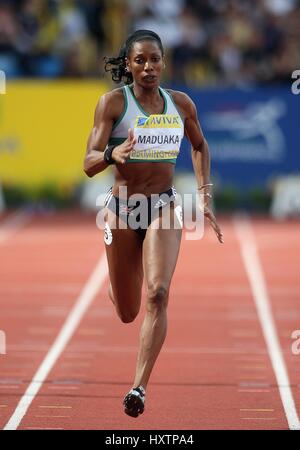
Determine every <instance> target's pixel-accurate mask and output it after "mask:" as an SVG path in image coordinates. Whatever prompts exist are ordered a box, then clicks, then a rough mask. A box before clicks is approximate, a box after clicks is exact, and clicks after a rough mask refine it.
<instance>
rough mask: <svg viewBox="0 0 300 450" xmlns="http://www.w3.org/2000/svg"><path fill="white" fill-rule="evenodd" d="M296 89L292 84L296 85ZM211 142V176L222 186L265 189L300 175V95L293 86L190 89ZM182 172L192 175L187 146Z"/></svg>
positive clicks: (208, 139) (179, 158) (180, 157)
mask: <svg viewBox="0 0 300 450" xmlns="http://www.w3.org/2000/svg"><path fill="white" fill-rule="evenodd" d="M291 84H292V83H291ZM174 89H178V90H183V91H185V92H186V93H187V94H188V95H190V97H191V98H192V99H193V101H194V102H195V104H196V106H197V111H198V117H199V120H200V124H201V127H202V129H203V132H204V134H205V137H206V139H207V141H208V143H209V147H210V152H211V160H212V161H211V162H212V175H213V176H214V178H215V179H217V180H218V181H219V183H220V184H221V185H229V184H230V185H234V186H239V187H243V188H250V187H254V186H264V185H266V184H267V183H268V182H269V181H271V180H272V179H273V178H274V177H276V176H278V175H283V174H292V173H300V148H299V147H300V145H299V133H300V95H295V94H293V93H292V91H291V86H289V85H286V86H278V87H272V88H271V87H259V88H258V87H255V88H249V87H248V88H245V89H214V90H212V89H206V90H189V89H187V88H184V89H182V87H180V86H176V87H174ZM177 168H178V169H179V170H192V163H191V158H190V145H189V144H188V142H187V141H185V142H184V144H183V147H182V152H181V154H180V156H179V157H178V166H177Z"/></svg>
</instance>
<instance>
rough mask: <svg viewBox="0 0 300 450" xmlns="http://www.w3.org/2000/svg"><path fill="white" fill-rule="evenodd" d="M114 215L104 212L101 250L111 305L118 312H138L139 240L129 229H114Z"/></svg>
mask: <svg viewBox="0 0 300 450" xmlns="http://www.w3.org/2000/svg"><path fill="white" fill-rule="evenodd" d="M115 217H116V216H115V214H114V213H113V212H112V211H110V210H107V214H106V227H105V231H104V242H105V250H106V255H107V261H108V268H109V276H110V282H111V286H112V293H113V297H114V302H115V305H116V307H117V308H118V310H119V311H127V312H132V314H134V313H136V314H137V312H138V310H139V308H140V303H141V292H142V284H143V264H142V245H143V241H142V239H141V236H140V235H139V234H138V233H137V232H136V231H134V230H132V229H130V228H126V229H118V228H116V227H115V222H116V221H115Z"/></svg>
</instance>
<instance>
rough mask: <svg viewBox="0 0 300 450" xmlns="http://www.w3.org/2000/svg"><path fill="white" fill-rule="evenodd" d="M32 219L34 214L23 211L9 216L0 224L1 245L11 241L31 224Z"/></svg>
mask: <svg viewBox="0 0 300 450" xmlns="http://www.w3.org/2000/svg"><path fill="white" fill-rule="evenodd" d="M31 217H32V213H30V212H28V211H26V210H23V209H21V210H19V211H16V212H15V213H13V214H11V215H10V216H8V217H7V218H6V219H5V220H4V221H3V222H2V223H1V224H0V244H2V243H3V242H5V241H6V240H7V239H9V238H10V237H11V236H12V235H13V234H15V233H16V232H17V231H18V230H20V229H21V228H23V227H25V225H27V224H28V223H29V222H30V220H31Z"/></svg>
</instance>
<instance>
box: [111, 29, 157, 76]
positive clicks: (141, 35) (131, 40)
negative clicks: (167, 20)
mask: <svg viewBox="0 0 300 450" xmlns="http://www.w3.org/2000/svg"><path fill="white" fill-rule="evenodd" d="M146 40H149V41H155V42H157V44H158V46H159V48H160V50H161V52H162V55H164V49H163V46H162V42H161V39H160V37H159V36H158V34H156V33H154V31H150V30H137V31H135V32H134V33H132V34H131V35H130V36H129V37H128V38H127V40H126V42H125V44H124V45H123V46H122V47H121V49H120V52H119V56H117V57H115V58H114V57H112V58H110V57H105V58H104V70H105V72H110V73H111V77H112V80H113V81H115V82H116V83H121V81H123V82H124V83H125V84H131V83H132V82H133V77H132V74H131V73H130V72H128V71H127V68H126V59H127V58H128V56H129V53H130V51H131V49H132V47H133V45H134V44H135V43H136V42H140V41H146Z"/></svg>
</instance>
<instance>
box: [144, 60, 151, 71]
mask: <svg viewBox="0 0 300 450" xmlns="http://www.w3.org/2000/svg"><path fill="white" fill-rule="evenodd" d="M151 69H152V66H151V64H150V63H149V61H146V62H145V70H151Z"/></svg>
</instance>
